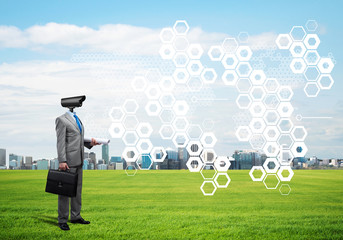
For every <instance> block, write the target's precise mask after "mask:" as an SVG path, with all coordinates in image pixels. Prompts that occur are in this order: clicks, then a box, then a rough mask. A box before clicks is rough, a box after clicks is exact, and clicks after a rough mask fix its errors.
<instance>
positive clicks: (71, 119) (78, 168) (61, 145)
mask: <svg viewBox="0 0 343 240" xmlns="http://www.w3.org/2000/svg"><path fill="white" fill-rule="evenodd" d="M72 110H73V109H71V110H70V111H68V112H66V113H65V114H63V115H61V116H59V117H58V118H56V121H55V123H56V135H57V154H58V161H59V168H60V169H61V170H67V169H70V171H73V172H77V173H78V184H77V193H76V197H72V198H70V205H71V211H70V222H71V223H79V224H89V223H90V222H89V221H86V220H84V219H83V218H82V217H81V215H80V212H81V191H82V165H83V159H84V147H87V148H88V149H91V148H92V147H93V146H94V145H98V143H97V142H96V140H95V139H94V138H92V142H84V128H83V125H82V122H81V121H80V119H79V118H78V117H77V115H76V113H75V112H72ZM68 217H69V197H66V196H62V195H58V225H59V227H60V228H61V229H62V230H69V226H68V224H67V221H68Z"/></svg>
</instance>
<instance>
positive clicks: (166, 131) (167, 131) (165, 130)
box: [159, 124, 175, 139]
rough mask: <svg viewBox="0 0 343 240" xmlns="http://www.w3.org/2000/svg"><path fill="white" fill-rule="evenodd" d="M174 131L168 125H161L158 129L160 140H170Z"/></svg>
mask: <svg viewBox="0 0 343 240" xmlns="http://www.w3.org/2000/svg"><path fill="white" fill-rule="evenodd" d="M174 133H175V130H174V128H173V126H172V125H170V124H163V125H162V126H161V128H160V131H159V134H160V136H161V137H162V139H172V137H173V136H174Z"/></svg>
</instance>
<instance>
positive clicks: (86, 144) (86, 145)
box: [83, 141, 93, 149]
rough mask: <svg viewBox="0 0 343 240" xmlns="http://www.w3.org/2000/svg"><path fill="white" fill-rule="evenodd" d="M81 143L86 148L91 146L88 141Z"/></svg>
mask: <svg viewBox="0 0 343 240" xmlns="http://www.w3.org/2000/svg"><path fill="white" fill-rule="evenodd" d="M83 145H84V146H85V147H86V148H88V149H91V148H92V147H93V146H92V145H91V143H90V142H85V141H84V142H83Z"/></svg>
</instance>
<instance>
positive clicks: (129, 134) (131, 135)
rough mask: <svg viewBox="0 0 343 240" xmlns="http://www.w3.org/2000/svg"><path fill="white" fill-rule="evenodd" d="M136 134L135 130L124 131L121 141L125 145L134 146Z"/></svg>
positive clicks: (136, 138)
mask: <svg viewBox="0 0 343 240" xmlns="http://www.w3.org/2000/svg"><path fill="white" fill-rule="evenodd" d="M138 139H139V137H138V135H137V133H136V132H135V131H126V132H125V134H124V136H123V142H124V143H125V145H126V146H134V145H136V144H137V142H138Z"/></svg>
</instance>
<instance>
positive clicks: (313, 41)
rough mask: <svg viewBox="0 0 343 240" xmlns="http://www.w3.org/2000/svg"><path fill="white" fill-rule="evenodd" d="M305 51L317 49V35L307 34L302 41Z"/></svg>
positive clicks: (318, 40) (318, 41)
mask: <svg viewBox="0 0 343 240" xmlns="http://www.w3.org/2000/svg"><path fill="white" fill-rule="evenodd" d="M304 43H305V45H306V48H307V49H317V48H318V46H319V44H320V39H319V37H318V35H317V34H307V35H306V37H305V40H304Z"/></svg>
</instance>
